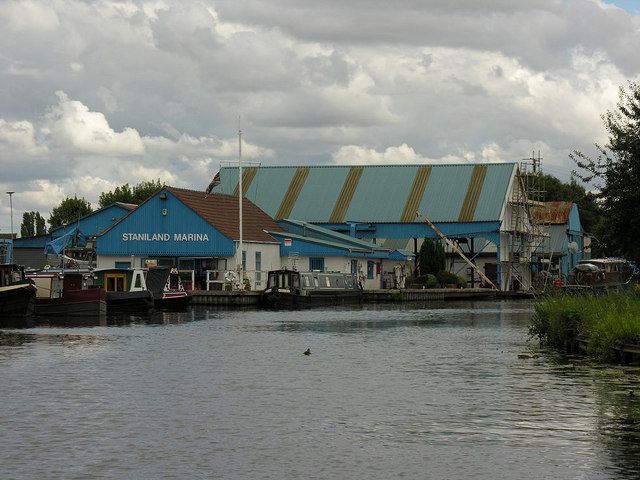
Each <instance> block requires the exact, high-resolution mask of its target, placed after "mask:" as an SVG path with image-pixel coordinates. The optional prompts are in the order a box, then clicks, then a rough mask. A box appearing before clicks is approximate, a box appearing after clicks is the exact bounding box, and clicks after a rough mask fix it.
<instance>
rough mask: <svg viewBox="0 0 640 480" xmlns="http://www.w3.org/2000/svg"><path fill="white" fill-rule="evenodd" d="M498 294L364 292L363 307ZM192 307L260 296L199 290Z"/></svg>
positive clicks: (248, 301)
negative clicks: (369, 304) (364, 305)
mask: <svg viewBox="0 0 640 480" xmlns="http://www.w3.org/2000/svg"><path fill="white" fill-rule="evenodd" d="M500 293H501V292H496V291H495V290H490V289H487V288H429V289H403V290H397V289H385V290H365V291H364V292H363V303H405V302H438V301H446V300H481V299H487V298H498V297H499V295H500ZM191 295H192V300H191V304H192V305H217V306H225V307H232V306H239V307H245V306H252V305H258V303H259V301H260V295H261V292H255V291H231V292H229V291H222V290H202V291H194V292H191Z"/></svg>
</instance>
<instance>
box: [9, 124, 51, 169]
mask: <svg viewBox="0 0 640 480" xmlns="http://www.w3.org/2000/svg"><path fill="white" fill-rule="evenodd" d="M9 149H15V150H17V151H19V152H21V153H22V154H26V155H28V156H35V155H45V154H46V153H47V152H48V151H49V150H48V149H47V147H46V146H45V145H42V144H40V143H39V142H38V141H37V140H36V135H35V130H34V128H33V124H32V123H31V122H29V121H27V120H21V121H17V122H7V121H6V120H4V119H3V118H0V151H7V150H9ZM3 157H4V155H3ZM1 163H2V162H1V158H0V164H1Z"/></svg>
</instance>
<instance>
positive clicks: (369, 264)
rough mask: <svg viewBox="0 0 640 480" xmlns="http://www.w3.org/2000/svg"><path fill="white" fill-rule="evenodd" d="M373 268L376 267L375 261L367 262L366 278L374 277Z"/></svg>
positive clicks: (371, 278)
mask: <svg viewBox="0 0 640 480" xmlns="http://www.w3.org/2000/svg"><path fill="white" fill-rule="evenodd" d="M375 268H376V264H375V262H367V278H368V279H369V280H373V279H374V278H375V275H374V274H375V271H376V270H375Z"/></svg>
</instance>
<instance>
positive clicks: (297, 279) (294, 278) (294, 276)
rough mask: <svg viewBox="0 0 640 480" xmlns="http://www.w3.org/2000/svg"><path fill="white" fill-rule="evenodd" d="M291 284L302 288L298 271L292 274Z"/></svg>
mask: <svg viewBox="0 0 640 480" xmlns="http://www.w3.org/2000/svg"><path fill="white" fill-rule="evenodd" d="M291 286H292V287H293V288H300V275H298V274H297V273H294V274H292V275H291Z"/></svg>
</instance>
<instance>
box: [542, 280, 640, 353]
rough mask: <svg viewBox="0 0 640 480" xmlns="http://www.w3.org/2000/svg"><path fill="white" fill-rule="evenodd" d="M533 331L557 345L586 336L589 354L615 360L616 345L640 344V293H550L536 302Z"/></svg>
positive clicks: (543, 341) (549, 342)
mask: <svg viewBox="0 0 640 480" xmlns="http://www.w3.org/2000/svg"><path fill="white" fill-rule="evenodd" d="M529 334H530V335H531V336H533V337H537V338H538V339H540V341H541V342H542V343H545V344H548V345H550V346H553V347H557V348H564V347H565V346H566V345H567V344H568V342H573V341H575V339H576V338H582V339H584V340H586V342H587V344H586V345H587V353H588V354H590V355H593V356H596V357H599V358H601V359H603V360H613V359H614V358H615V354H616V348H620V347H622V345H624V344H625V343H631V344H640V293H639V292H638V291H624V292H612V293H607V294H604V295H600V296H577V295H557V296H552V297H547V298H545V299H543V300H542V301H540V302H539V303H537V304H536V306H535V312H534V315H533V318H532V321H531V325H530V326H529Z"/></svg>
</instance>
